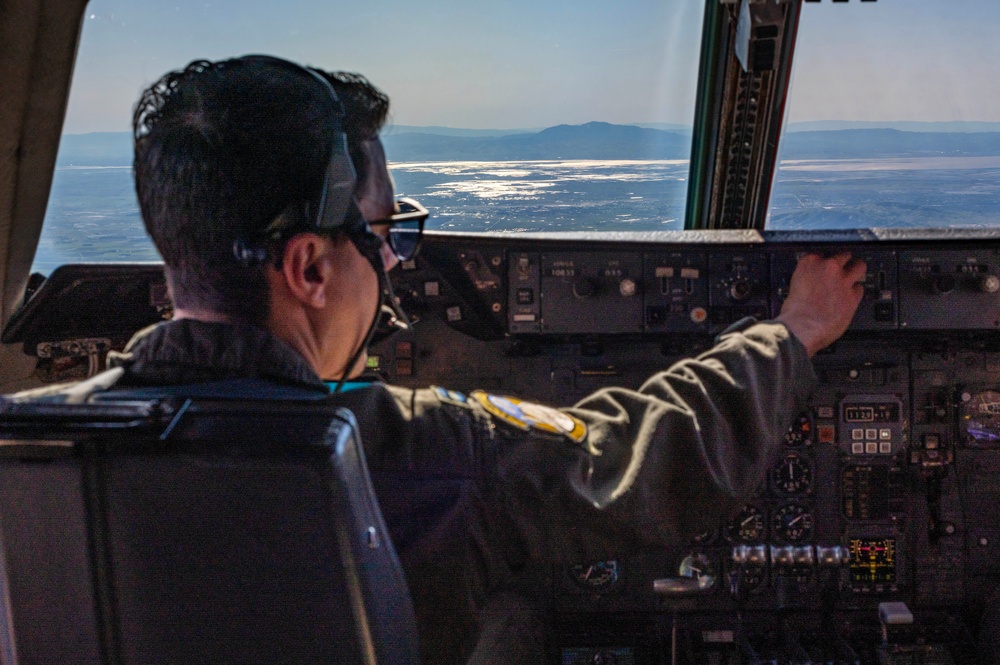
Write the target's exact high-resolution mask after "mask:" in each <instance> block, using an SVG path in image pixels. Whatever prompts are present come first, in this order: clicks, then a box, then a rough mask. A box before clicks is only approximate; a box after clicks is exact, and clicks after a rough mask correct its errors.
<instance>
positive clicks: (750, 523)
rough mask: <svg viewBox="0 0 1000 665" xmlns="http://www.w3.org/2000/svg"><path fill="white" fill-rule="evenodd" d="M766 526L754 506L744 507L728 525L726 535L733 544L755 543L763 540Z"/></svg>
mask: <svg viewBox="0 0 1000 665" xmlns="http://www.w3.org/2000/svg"><path fill="white" fill-rule="evenodd" d="M766 531H767V525H766V524H765V522H764V513H762V512H761V511H760V509H759V508H757V507H756V506H745V507H744V508H743V510H742V511H741V512H740V514H739V515H737V516H736V517H735V518H734V519H733V521H732V522H731V523H730V525H729V528H728V529H727V533H726V535H727V536H728V538H729V540H731V541H732V542H734V543H756V542H759V541H761V540H763V539H764V535H765V533H766Z"/></svg>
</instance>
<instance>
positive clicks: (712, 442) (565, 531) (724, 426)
mask: <svg viewBox="0 0 1000 665" xmlns="http://www.w3.org/2000/svg"><path fill="white" fill-rule="evenodd" d="M387 110H388V100H387V98H386V97H385V96H384V95H383V94H381V93H380V92H379V91H377V90H376V89H375V88H374V87H372V86H371V85H370V84H368V82H367V81H366V80H365V79H363V78H362V77H358V76H352V75H343V74H339V75H338V74H333V75H331V74H326V73H323V72H320V71H319V70H313V69H306V68H303V67H300V66H299V65H296V64H293V63H290V62H286V61H284V60H279V59H276V58H271V57H266V56H245V57H242V58H236V59H232V60H225V61H221V62H206V61H197V62H193V63H191V64H190V65H188V66H187V67H186V68H185V69H183V70H180V71H175V72H171V73H169V74H167V75H166V76H164V77H163V78H162V79H160V80H159V81H158V82H156V83H155V84H154V85H153V86H152V87H150V88H149V89H148V90H146V91H145V93H144V94H143V95H142V98H141V99H140V101H139V102H138V104H137V106H136V109H135V114H134V132H135V164H134V166H135V181H136V189H137V192H138V197H139V204H140V208H141V212H142V217H143V221H144V223H145V226H146V229H147V231H148V233H149V235H150V236H151V237H152V239H153V242H154V243H155V245H156V247H157V249H158V250H159V252H160V254H161V255H162V256H163V261H164V264H165V271H166V277H167V283H168V288H169V290H170V294H171V297H172V299H173V303H174V306H175V309H174V317H173V320H171V321H169V322H165V323H161V324H159V325H157V326H155V327H154V328H152V329H147V330H145V331H143V332H142V333H140V334H139V335H137V337H136V338H135V339H133V340H132V342H130V344H129V346H128V347H127V349H126V353H124V354H122V355H120V356H118V357H117V358H114V359H112V362H111V363H110V364H111V365H113V366H114V365H116V366H117V367H119V368H120V369H119V370H116V371H117V372H118V373H119V374H121V373H122V371H123V374H122V376H121V377H120V378H119V379H118V381H117V383H116V384H115V385H114V389H118V388H123V387H136V386H145V387H150V386H153V387H156V386H163V387H166V386H173V387H172V388H171V390H173V391H175V392H176V390H177V388H176V386H178V385H180V386H182V387H183V386H184V385H191V384H196V383H201V382H209V381H220V380H223V381H232V382H233V383H231V384H230V385H231V386H234V387H235V388H234V389H236V390H244V391H250V392H252V391H257V392H258V393H263V394H264V395H266V394H269V391H274V392H275V393H276V394H277V392H279V391H280V392H281V394H283V395H288V394H289V391H291V392H292V393H294V394H297V395H300V396H303V397H314V398H317V399H326V400H331V401H333V402H335V403H338V404H342V405H344V406H346V407H348V408H350V409H351V410H352V411H353V412H354V413H355V415H356V416H357V418H358V421H359V423H360V428H361V438H362V440H363V443H364V447H365V451H366V455H367V458H368V464H369V468H370V471H371V474H372V477H373V481H374V483H375V487H376V493H377V495H378V498H379V501H380V504H381V507H382V510H383V512H384V514H385V517H386V521H387V524H388V527H389V530H390V532H391V535H392V538H393V541H394V544H395V546H396V548H397V551H398V553H399V555H400V560H401V562H402V564H403V567H404V571H405V573H406V577H407V582H408V584H409V586H410V590H411V593H412V597H413V601H414V605H415V609H416V613H417V620H418V627H419V632H420V640H421V648H422V651H423V653H422V656H423V658H424V659H425V662H427V663H460V662H465V661H466V660H467V659H468V658H469V656H470V654H471V653H472V651H473V649H474V648H475V645H476V642H477V639H478V638H479V636H480V630H481V627H480V620H481V614H480V612H481V611H482V610H483V608H484V601H485V599H486V598H488V597H489V595H490V593H491V592H492V591H493V590H494V589H498V588H502V587H504V586H505V585H506V584H507V582H508V581H509V580H510V579H511V575H512V572H513V571H517V570H518V569H520V568H522V567H523V566H525V565H526V564H528V563H531V562H543V563H575V562H580V561H588V560H597V559H603V558H607V557H610V556H615V555H619V554H621V553H627V552H635V551H649V550H651V549H662V548H663V546H664V544H670V543H677V542H681V541H685V540H687V539H689V538H690V537H692V536H693V535H695V534H697V533H699V532H702V531H703V530H704V529H705V528H706V527H707V526H709V522H708V520H711V521H712V523H715V521H716V520H717V519H720V518H723V517H726V516H729V515H731V514H732V513H733V512H735V511H736V510H738V508H739V507H740V506H741V505H742V504H743V503H744V502H745V500H746V499H748V498H749V497H750V495H751V493H752V492H753V491H754V490H755V488H756V487H757V486H758V485H759V483H760V482H761V480H762V479H763V478H764V475H765V473H766V471H767V469H768V468H769V467H770V466H771V464H772V463H773V461H774V459H775V457H776V455H777V453H778V452H779V446H780V442H781V441H782V438H783V434H784V432H785V430H786V429H787V428H788V427H789V425H790V424H791V423H792V420H793V417H794V416H795V415H796V414H798V413H799V412H800V410H802V409H803V408H804V406H805V404H806V402H805V400H806V398H807V396H808V395H809V393H810V391H811V389H812V387H813V384H814V382H815V375H814V372H813V369H812V366H811V362H810V357H811V356H812V355H813V354H815V353H816V352H817V351H818V350H820V349H822V348H823V347H825V346H827V345H829V344H830V343H831V342H833V341H834V340H836V339H837V338H838V337H840V335H841V334H843V332H844V331H845V329H846V328H847V326H848V324H849V323H850V321H851V318H852V316H853V314H854V312H855V309H856V308H857V306H858V304H859V302H860V300H861V297H862V286H861V282H862V280H863V279H864V275H865V266H864V264H863V263H861V262H859V261H856V260H852V259H851V257H850V256H848V255H839V256H833V257H827V258H823V257H821V256H819V255H815V254H807V255H805V256H803V257H802V258H801V259H800V261H799V263H798V267H797V269H796V271H795V274H794V276H793V277H792V281H791V286H790V290H789V293H788V297H787V299H786V300H785V302H784V305H783V306H782V309H781V313H780V315H779V316H778V317H777V318H776V319H775V320H773V321H764V322H754V321H744V322H741V323H740V324H738V325H736V326H734V327H733V328H732V329H730V330H729V331H727V332H726V333H724V334H722V335H720V337H719V338H718V340H717V344H716V346H715V347H714V348H712V349H711V350H709V351H707V352H705V353H703V354H701V355H700V356H698V357H696V358H691V359H689V360H684V361H682V362H679V363H677V364H675V365H673V366H672V367H669V368H662V371H658V372H657V373H654V374H653V375H652V376H650V377H649V379H648V380H647V381H646V382H645V383H644V384H643V385H642V386H641V387H640V388H639V389H638V390H630V389H625V388H617V387H609V388H605V389H602V390H599V391H597V392H596V393H594V394H593V395H591V396H589V397H587V398H585V399H583V400H582V401H580V402H579V403H578V404H576V405H575V406H573V407H572V408H560V409H554V408H549V407H547V406H544V405H540V404H534V403H531V402H529V401H522V400H520V399H518V398H515V397H512V396H505V395H498V394H491V393H487V392H482V391H476V392H472V393H470V394H463V393H459V392H456V391H453V390H449V389H447V388H446V387H429V388H425V389H420V390H411V389H406V388H400V387H394V386H390V385H384V384H381V383H375V382H372V383H366V382H365V381H363V380H360V377H361V375H362V372H363V370H364V368H365V360H366V346H367V344H368V342H369V340H370V337H371V333H372V329H373V327H374V326H375V324H376V322H377V321H378V318H379V314H380V309H381V308H382V306H383V305H387V306H392V305H393V300H392V299H391V298H389V297H387V293H388V292H389V290H390V287H389V284H388V279H387V278H386V276H385V272H386V270H387V269H389V268H391V267H392V266H393V265H394V264H395V263H396V262H397V261H398V260H399V259H408V258H411V257H410V256H409V254H410V253H411V252H412V250H413V249H414V247H413V243H412V242H408V240H412V238H406V237H403V236H399V237H396V236H394V233H393V231H394V228H393V221H394V220H393V216H394V215H396V216H397V217H398V216H399V213H398V212H397V208H396V207H395V204H394V200H393V192H392V181H391V179H390V177H389V173H388V170H387V167H386V160H385V155H384V153H383V151H382V146H381V143H380V142H379V139H378V131H379V129H380V127H381V126H382V123H383V122H384V121H385V117H386V113H387ZM373 229H374V230H376V231H377V232H373ZM396 316H397V317H398V318H401V317H403V316H404V314H403V313H402V312H396ZM652 362H655V359H651V363H652ZM324 381H328V382H331V383H330V384H328V383H325V382H324ZM332 384H336V388H335V389H333V390H332V389H331V385H332ZM181 389H183V388H181ZM498 597H501V598H502V597H503V596H502V595H501V596H498ZM490 609H491V611H493V610H495V609H496V608H495V607H491V608H490ZM511 648H512V649H513V648H514V647H513V646H512V647H511ZM493 657H494V659H495V662H502V661H504V660H505V657H504V655H503V654H501V653H500V652H494V653H493ZM518 657H522V656H518ZM513 658H514V657H507V658H506V660H512V659H513Z"/></svg>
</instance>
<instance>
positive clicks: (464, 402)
mask: <svg viewBox="0 0 1000 665" xmlns="http://www.w3.org/2000/svg"><path fill="white" fill-rule="evenodd" d="M431 390H433V391H434V394H435V395H437V398H438V399H439V400H441V401H442V402H444V403H445V404H454V405H456V406H464V407H466V408H468V406H469V398H468V397H466V396H465V395H463V394H462V393H460V392H458V391H457V390H448V389H447V388H441V387H440V386H431Z"/></svg>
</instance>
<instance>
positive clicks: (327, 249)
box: [278, 233, 334, 309]
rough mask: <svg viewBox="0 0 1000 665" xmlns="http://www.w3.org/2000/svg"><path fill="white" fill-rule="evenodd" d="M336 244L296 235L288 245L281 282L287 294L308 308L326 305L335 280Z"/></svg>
mask: <svg viewBox="0 0 1000 665" xmlns="http://www.w3.org/2000/svg"><path fill="white" fill-rule="evenodd" d="M333 244H334V243H333V242H332V241H331V240H330V239H328V238H325V237H323V236H318V235H316V234H313V233H300V234H298V235H295V236H293V237H292V238H291V239H290V240H289V241H288V243H287V244H286V245H285V251H284V253H283V254H282V260H281V267H280V268H279V269H278V272H279V273H280V275H279V276H280V280H281V282H282V285H283V286H284V289H285V290H287V293H288V295H290V296H291V297H292V298H294V299H295V300H297V301H298V302H299V303H301V304H302V305H304V306H305V307H308V308H312V309H322V308H323V307H325V306H326V301H327V287H328V286H329V282H330V280H331V279H332V274H331V268H332V259H333V257H332V254H333V249H334V247H333Z"/></svg>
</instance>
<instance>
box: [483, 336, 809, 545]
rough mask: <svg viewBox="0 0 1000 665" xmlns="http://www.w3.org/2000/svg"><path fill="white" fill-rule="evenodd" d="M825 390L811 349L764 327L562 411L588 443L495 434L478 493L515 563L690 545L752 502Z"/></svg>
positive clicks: (502, 430) (727, 338)
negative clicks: (810, 400)
mask: <svg viewBox="0 0 1000 665" xmlns="http://www.w3.org/2000/svg"><path fill="white" fill-rule="evenodd" d="M815 382H816V376H815V373H814V371H813V368H812V365H811V363H810V361H809V358H808V355H807V353H806V350H805V347H804V346H803V345H802V344H801V343H800V342H799V341H798V340H797V339H795V338H794V336H793V335H791V333H789V331H788V330H787V329H786V328H785V327H784V326H783V325H781V324H777V323H758V324H754V325H750V327H747V328H745V329H743V330H738V331H733V332H728V333H725V334H723V335H721V336H720V337H719V339H718V343H717V345H716V346H715V347H714V348H712V349H711V350H709V351H707V352H706V353H704V354H702V355H700V356H698V357H696V358H693V359H688V360H684V361H681V362H678V363H677V364H675V365H673V366H672V367H670V368H669V369H667V370H666V371H663V372H659V373H657V374H655V375H653V376H652V377H651V378H650V379H649V380H647V381H646V383H645V384H644V385H643V386H642V387H641V388H639V390H637V391H633V390H625V389H622V388H607V389H603V390H600V391H598V392H596V393H594V394H592V395H590V396H589V397H587V398H585V399H584V400H582V401H581V402H580V403H578V404H577V405H576V406H574V407H573V408H570V409H564V410H562V412H563V413H565V414H567V415H569V416H572V417H573V418H574V419H575V420H577V421H579V422H581V423H583V425H584V426H585V428H586V430H585V433H584V435H583V436H582V437H581V438H580V440H579V443H577V444H573V443H571V442H570V441H569V439H568V438H566V437H563V438H562V439H561V440H559V439H555V438H553V437H552V436H546V435H544V433H538V432H537V431H535V430H531V431H527V432H521V433H517V432H511V431H510V430H509V428H506V429H505V428H496V430H497V435H496V436H495V438H494V441H493V442H492V444H491V449H490V450H484V451H483V454H484V456H491V457H492V459H491V460H489V461H488V463H485V464H484V468H487V469H492V470H491V471H490V472H489V473H487V474H486V475H484V476H483V478H482V480H481V492H482V497H483V501H484V505H486V506H490V507H491V509H490V510H489V511H488V515H489V516H490V517H491V518H492V520H493V521H494V524H493V527H494V531H495V533H497V534H502V539H503V546H504V547H505V548H507V550H508V556H509V557H512V558H513V559H516V560H523V559H525V558H528V559H535V560H541V561H546V562H550V563H560V562H571V561H580V560H586V559H587V558H598V557H602V556H609V555H610V556H613V555H615V554H617V553H620V552H622V551H626V550H627V551H635V550H636V549H650V548H651V547H662V546H663V545H664V544H665V543H676V542H678V540H680V539H683V540H687V539H689V538H691V537H692V536H694V535H696V534H697V533H699V532H702V531H704V530H705V528H706V527H707V526H708V525H710V524H713V523H715V522H716V521H717V520H718V519H719V518H722V517H728V516H730V515H731V514H732V513H734V512H736V511H737V510H738V509H739V507H740V506H741V505H742V504H743V503H745V501H746V500H747V499H748V498H749V497H750V495H751V494H752V492H753V491H754V490H755V489H756V488H757V486H758V485H759V483H760V482H761V481H762V480H763V478H764V476H765V474H766V473H767V470H768V468H769V467H770V465H771V464H772V463H773V462H774V457H775V455H776V453H777V451H778V450H780V442H781V441H782V440H783V435H784V432H785V431H786V430H787V428H788V427H789V426H790V425H791V423H792V421H793V418H794V417H795V416H796V415H797V414H798V413H799V412H800V411H802V410H803V409H804V408H805V406H806V398H807V397H808V395H809V393H810V392H811V390H812V388H813V387H814V385H815Z"/></svg>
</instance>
